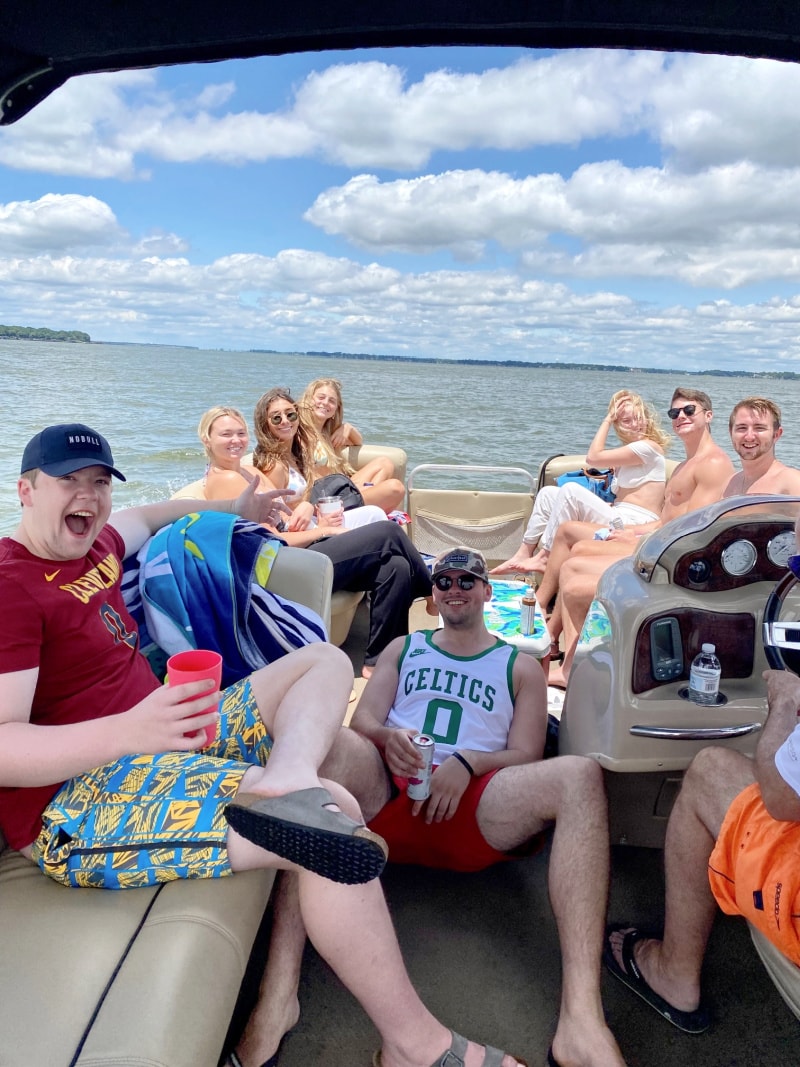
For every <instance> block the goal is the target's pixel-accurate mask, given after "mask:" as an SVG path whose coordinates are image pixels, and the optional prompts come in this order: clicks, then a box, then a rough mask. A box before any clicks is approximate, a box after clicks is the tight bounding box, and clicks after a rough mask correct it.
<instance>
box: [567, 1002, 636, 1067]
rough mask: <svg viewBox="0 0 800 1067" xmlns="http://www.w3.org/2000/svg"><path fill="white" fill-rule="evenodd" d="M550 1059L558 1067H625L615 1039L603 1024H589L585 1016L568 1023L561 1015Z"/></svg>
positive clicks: (568, 1018) (568, 1020) (568, 1019)
mask: <svg viewBox="0 0 800 1067" xmlns="http://www.w3.org/2000/svg"><path fill="white" fill-rule="evenodd" d="M552 1048H553V1059H554V1060H555V1061H556V1063H557V1064H559V1067H589V1065H591V1067H624V1065H625V1060H624V1059H623V1058H622V1053H621V1052H620V1050H619V1045H618V1044H617V1042H616V1041H615V1040H614V1035H613V1034H612V1033H611V1031H610V1030H609V1028H608V1027H607V1026H606V1025H605V1024H604V1023H603V1022H599V1023H597V1022H593V1023H588V1022H587V1020H586V1017H585V1016H583V1015H582V1016H580V1017H579V1018H577V1019H570V1017H569V1016H568V1015H565V1013H564V1012H562V1013H561V1016H560V1018H559V1020H558V1029H557V1030H556V1034H555V1037H554V1038H553V1045H552Z"/></svg>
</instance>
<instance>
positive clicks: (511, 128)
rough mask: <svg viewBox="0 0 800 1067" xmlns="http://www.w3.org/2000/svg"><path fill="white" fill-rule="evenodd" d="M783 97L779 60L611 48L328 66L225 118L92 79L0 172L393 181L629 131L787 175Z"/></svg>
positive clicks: (791, 117) (792, 151) (148, 81)
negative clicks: (493, 60) (424, 67)
mask: <svg viewBox="0 0 800 1067" xmlns="http://www.w3.org/2000/svg"><path fill="white" fill-rule="evenodd" d="M263 62H268V61H263ZM798 98H800V69H798V67H797V65H795V64H790V63H778V62H773V61H769V60H750V59H742V58H735V57H721V56H697V55H686V56H684V55H678V56H670V55H665V54H661V53H656V52H639V53H635V52H621V51H614V50H608V51H602V50H586V51H567V52H561V53H557V54H555V55H551V56H546V57H544V58H535V57H524V58H522V59H520V60H518V61H517V62H515V63H511V64H509V65H508V66H507V67H503V68H493V69H490V70H486V71H484V72H482V73H479V74H472V73H470V74H462V73H456V72H453V71H449V70H446V69H442V70H437V71H433V72H431V73H429V74H427V75H425V76H424V77H423V78H421V79H420V80H419V81H416V82H409V80H408V77H407V74H406V72H405V71H404V69H403V68H402V67H401V66H399V65H396V64H388V63H382V62H378V61H366V62H355V63H339V64H332V65H330V66H328V67H325V68H324V69H322V70H320V71H315V72H313V73H311V74H309V75H308V76H307V77H306V79H305V80H304V81H303V82H302V83H301V84H300V85H299V86H298V87H297V88H296V90H295V93H294V98H293V99H292V100H290V101H289V103H288V105H287V107H286V108H284V109H283V110H280V111H273V112H269V113H260V112H256V111H236V110H235V85H234V84H233V83H232V82H230V81H226V82H224V83H221V84H214V83H209V84H207V85H206V86H204V87H203V88H202V89H200V90H199V91H198V92H197V93H195V94H194V95H187V96H185V97H180V96H178V95H176V94H170V93H168V92H166V91H165V90H162V89H160V88H159V84H158V75H157V74H156V73H153V72H149V71H134V72H127V73H121V74H92V75H89V76H87V77H83V78H74V79H72V80H70V81H69V82H67V84H66V85H65V86H63V87H62V88H61V89H60V90H58V92H56V93H54V94H53V95H52V96H51V97H49V98H48V99H47V100H46V101H45V102H44V103H43V104H41V105H40V106H39V108H37V109H36V110H34V111H33V112H32V113H31V114H30V115H28V116H26V117H25V118H24V119H22V120H21V122H20V123H19V124H17V125H16V126H12V127H10V128H9V129H8V130H6V131H3V134H2V139H0V163H4V164H5V165H7V166H11V167H16V168H24V169H30V170H40V171H48V172H51V173H61V174H73V175H77V174H85V175H92V176H95V177H118V178H126V179H129V178H133V177H137V176H138V177H143V176H145V177H146V175H147V172H146V171H143V170H142V169H141V168H140V167H139V166H137V157H139V156H149V157H150V158H152V159H165V160H170V161H173V162H183V163H188V162H196V161H200V160H206V161H212V160H214V161H217V162H219V163H224V164H229V165H240V164H242V163H244V162H247V161H251V162H253V161H265V160H268V159H275V158H297V157H321V158H323V159H326V160H328V161H331V162H334V163H338V164H342V165H344V166H347V167H351V168H356V169H363V168H378V167H382V168H389V169H397V170H408V169H418V168H420V167H422V166H425V165H426V164H427V163H428V161H429V160H430V158H431V156H432V155H433V153H435V152H436V151H440V150H446V151H451V152H454V151H455V152H459V151H466V150H469V149H484V148H491V149H497V150H504V151H522V150H524V149H529V148H531V147H535V146H543V145H576V144H578V143H579V142H580V141H582V140H587V139H596V138H608V137H623V136H629V135H633V134H637V133H640V134H644V135H646V136H648V137H651V138H652V139H653V140H654V141H655V142H658V143H659V144H660V145H661V146H662V150H663V151H664V152H665V154H668V155H674V160H675V164H676V165H677V166H680V167H685V168H687V169H697V168H698V167H701V166H709V165H712V164H714V163H730V162H735V161H737V160H742V159H753V158H758V159H761V160H762V161H763V162H765V163H767V164H769V165H775V166H784V167H785V166H795V165H798V164H800V114H798V109H797V108H796V106H795V101H796V100H797V99H798ZM225 107H228V108H229V110H228V111H227V112H226V113H225V114H218V113H217V112H219V111H220V110H221V109H223V108H225Z"/></svg>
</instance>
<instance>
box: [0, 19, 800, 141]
mask: <svg viewBox="0 0 800 1067" xmlns="http://www.w3.org/2000/svg"><path fill="white" fill-rule="evenodd" d="M421 45H510V46H515V47H529V48H589V47H593V48H598V47H603V48H637V49H641V48H643V49H653V50H659V51H680V52H713V53H720V54H729V55H742V56H751V57H758V56H761V57H766V58H771V59H780V60H793V61H795V62H797V61H798V60H800V5H798V4H797V3H796V0H750V2H749V3H746V4H743V3H742V2H741V0H691V2H689V0H677V2H676V0H614V3H611V4H610V3H609V2H608V0H470V2H469V3H467V2H465V0H380V2H378V3H371V4H366V3H363V0H294V2H293V3H291V4H276V3H269V4H268V3H265V0H227V2H226V3H223V4H220V3H218V2H216V0H214V2H212V0H166V2H165V0H81V2H80V3H65V2H64V0H3V2H2V3H0V125H8V124H10V123H12V122H15V121H16V120H17V119H19V118H21V117H22V116H23V115H25V114H27V112H28V111H30V110H31V108H33V107H35V106H36V104H38V103H39V102H40V101H42V100H44V99H45V97H47V96H48V95H49V94H50V93H51V92H53V90H55V89H57V88H58V87H59V86H60V85H63V83H64V82H65V81H66V80H67V79H68V78H71V77H73V76H74V75H76V74H87V73H91V72H93V71H112V70H128V69H131V68H142V67H156V66H163V65H169V64H176V63H197V62H203V61H214V60H223V59H237V58H239V59H240V58H246V57H250V56H259V55H282V54H286V53H290V52H313V51H322V50H332V49H350V48H370V47H394V46H397V47H399V46H404V47H409V46H421Z"/></svg>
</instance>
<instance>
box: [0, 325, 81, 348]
mask: <svg viewBox="0 0 800 1067" xmlns="http://www.w3.org/2000/svg"><path fill="white" fill-rule="evenodd" d="M0 337H9V338H11V339H13V340H15V341H73V342H80V343H81V344H87V343H89V342H91V340H92V339H91V337H90V336H89V334H88V333H84V332H83V331H82V330H48V329H47V327H46V326H2V325H0Z"/></svg>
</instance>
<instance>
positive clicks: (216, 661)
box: [167, 648, 222, 747]
mask: <svg viewBox="0 0 800 1067" xmlns="http://www.w3.org/2000/svg"><path fill="white" fill-rule="evenodd" d="M205 679H212V680H213V682H214V688H215V689H219V687H220V685H221V683H222V656H221V655H220V654H219V652H212V651H211V650H210V649H203V648H192V649H189V650H188V651H186V652H177V653H176V654H175V655H174V656H170V658H169V659H168V660H167V685H183V684H184V683H185V682H200V681H204V680H205ZM191 699H192V700H196V699H197V698H196V697H192V698H191ZM210 710H211V709H210V708H205V709H204V710H203V711H202V712H200V714H201V715H208V713H209V711H210ZM192 717H193V716H187V719H188V718H192ZM204 729H205V733H206V740H205V744H206V745H210V744H211V743H212V742H213V741H214V738H215V737H216V734H217V724H216V722H213V723H209V725H208V726H205V727H204ZM204 747H205V746H204Z"/></svg>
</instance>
